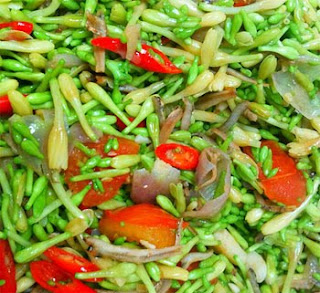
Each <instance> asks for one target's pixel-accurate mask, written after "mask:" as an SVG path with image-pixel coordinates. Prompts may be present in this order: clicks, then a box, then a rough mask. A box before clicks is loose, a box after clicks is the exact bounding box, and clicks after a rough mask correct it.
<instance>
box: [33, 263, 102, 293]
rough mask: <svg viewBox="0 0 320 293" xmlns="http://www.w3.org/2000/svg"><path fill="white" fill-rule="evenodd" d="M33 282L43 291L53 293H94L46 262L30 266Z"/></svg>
mask: <svg viewBox="0 0 320 293" xmlns="http://www.w3.org/2000/svg"><path fill="white" fill-rule="evenodd" d="M30 271H31V274H32V277H33V278H34V280H35V281H36V282H37V283H38V284H39V285H40V286H41V287H43V288H44V289H46V290H48V291H50V292H53V293H80V292H81V293H95V292H96V291H95V290H93V289H91V288H90V287H88V286H86V285H85V284H83V283H82V282H80V281H79V280H77V279H75V278H74V277H73V276H72V275H71V274H70V273H67V272H65V271H63V270H62V269H61V268H60V267H58V266H57V265H55V264H54V263H52V262H49V261H46V260H39V261H34V262H32V263H31V264H30Z"/></svg>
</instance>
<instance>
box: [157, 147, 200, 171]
mask: <svg viewBox="0 0 320 293" xmlns="http://www.w3.org/2000/svg"><path fill="white" fill-rule="evenodd" d="M155 153H156V155H157V157H158V158H159V159H161V160H162V161H165V162H166V163H168V164H170V165H171V166H172V167H176V168H178V169H181V170H192V169H195V168H196V167H197V165H198V162H199V152H198V151H197V150H196V149H194V148H192V147H189V146H185V145H182V144H177V143H164V144H161V145H159V146H158V147H157V148H156V150H155Z"/></svg>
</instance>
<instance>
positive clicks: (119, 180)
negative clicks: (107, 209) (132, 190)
mask: <svg viewBox="0 0 320 293" xmlns="http://www.w3.org/2000/svg"><path fill="white" fill-rule="evenodd" d="M129 178H130V176H129V174H125V175H121V176H117V177H114V178H112V179H111V180H110V181H109V180H108V181H102V185H103V188H104V193H101V192H98V191H96V190H94V189H91V190H89V192H88V193H87V194H86V196H85V198H84V199H83V201H82V206H84V207H86V208H89V207H93V206H97V205H99V204H102V203H103V202H105V201H107V200H109V199H112V198H113V197H115V196H116V195H117V193H118V191H119V189H120V188H121V186H122V185H123V184H124V183H126V182H127V181H128V180H129Z"/></svg>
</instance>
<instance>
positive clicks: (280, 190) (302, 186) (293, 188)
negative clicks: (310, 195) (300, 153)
mask: <svg viewBox="0 0 320 293" xmlns="http://www.w3.org/2000/svg"><path fill="white" fill-rule="evenodd" d="M261 146H267V147H268V148H269V149H271V151H272V168H273V169H274V168H278V172H277V174H276V175H275V176H273V177H272V178H267V177H266V176H265V175H264V174H263V171H262V169H261V164H260V163H258V167H259V180H260V181H261V184H262V187H263V190H264V193H265V195H266V196H267V197H268V198H269V199H271V200H274V201H277V202H280V203H283V204H285V205H287V206H299V205H300V204H301V203H302V202H303V201H304V200H305V198H306V194H307V188H306V179H305V178H304V177H303V174H302V172H301V171H300V170H298V169H297V166H296V163H295V160H294V159H293V158H291V157H290V156H289V155H288V154H287V153H286V152H285V151H284V150H282V149H281V148H280V146H279V144H278V143H277V142H275V141H271V140H265V141H262V143H261ZM244 152H245V153H247V154H248V155H249V156H251V157H253V155H252V152H251V148H247V147H246V148H244Z"/></svg>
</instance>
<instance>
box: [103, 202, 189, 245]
mask: <svg viewBox="0 0 320 293" xmlns="http://www.w3.org/2000/svg"><path fill="white" fill-rule="evenodd" d="M178 222H179V220H178V219H177V218H175V217H174V216H172V215H170V214H169V213H167V212H166V211H164V210H162V209H161V208H159V207H157V206H155V205H152V204H148V203H143V204H137V205H134V206H130V207H126V208H121V209H117V210H114V211H108V210H106V211H105V212H104V215H103V218H102V219H101V220H100V223H99V230H100V232H101V233H103V234H105V235H107V236H108V237H109V238H110V239H112V240H114V239H116V238H118V237H126V238H127V240H128V241H136V242H139V241H140V240H146V241H148V242H149V243H151V244H154V245H155V246H156V247H157V248H163V247H168V246H172V245H174V244H175V238H176V229H177V227H178ZM187 225H188V224H187V223H184V227H186V226H187Z"/></svg>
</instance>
